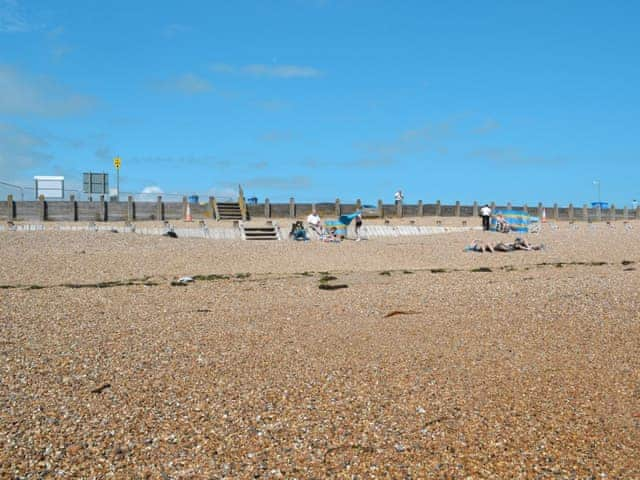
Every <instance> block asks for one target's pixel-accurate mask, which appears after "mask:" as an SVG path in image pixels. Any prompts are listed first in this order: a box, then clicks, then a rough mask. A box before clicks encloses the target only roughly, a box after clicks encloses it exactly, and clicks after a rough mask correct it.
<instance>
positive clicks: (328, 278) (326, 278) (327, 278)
mask: <svg viewBox="0 0 640 480" xmlns="http://www.w3.org/2000/svg"><path fill="white" fill-rule="evenodd" d="M337 279H338V277H334V276H333V275H323V276H322V277H320V282H330V281H331V280H337Z"/></svg>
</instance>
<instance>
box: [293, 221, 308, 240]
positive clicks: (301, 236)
mask: <svg viewBox="0 0 640 480" xmlns="http://www.w3.org/2000/svg"><path fill="white" fill-rule="evenodd" d="M289 238H291V239H292V240H309V238H308V237H307V231H306V230H305V228H304V225H303V224H302V222H301V221H300V220H298V221H297V222H296V223H294V224H292V225H291V232H289Z"/></svg>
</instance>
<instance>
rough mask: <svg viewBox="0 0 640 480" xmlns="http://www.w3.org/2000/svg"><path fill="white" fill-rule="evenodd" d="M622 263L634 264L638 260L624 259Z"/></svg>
mask: <svg viewBox="0 0 640 480" xmlns="http://www.w3.org/2000/svg"><path fill="white" fill-rule="evenodd" d="M620 263H621V264H622V265H632V264H634V263H636V262H634V261H633V260H622V262H620Z"/></svg>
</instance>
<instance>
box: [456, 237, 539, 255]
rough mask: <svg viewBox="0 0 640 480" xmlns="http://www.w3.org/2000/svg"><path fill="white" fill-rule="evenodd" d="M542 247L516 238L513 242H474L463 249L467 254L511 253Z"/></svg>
mask: <svg viewBox="0 0 640 480" xmlns="http://www.w3.org/2000/svg"><path fill="white" fill-rule="evenodd" d="M543 249H544V245H542V244H540V245H532V244H531V243H529V242H527V240H526V239H524V238H520V237H518V238H516V239H515V240H514V241H513V242H496V243H492V242H481V241H480V240H474V241H473V242H471V245H469V246H468V247H466V248H465V251H467V252H480V253H483V252H490V253H493V252H513V251H516V250H527V251H531V250H543Z"/></svg>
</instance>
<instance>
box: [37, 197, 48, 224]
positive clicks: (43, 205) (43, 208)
mask: <svg viewBox="0 0 640 480" xmlns="http://www.w3.org/2000/svg"><path fill="white" fill-rule="evenodd" d="M38 203H39V205H38V207H39V211H40V213H39V217H40V221H42V222H44V221H45V220H46V219H47V202H46V200H45V199H44V195H40V196H39V197H38Z"/></svg>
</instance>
